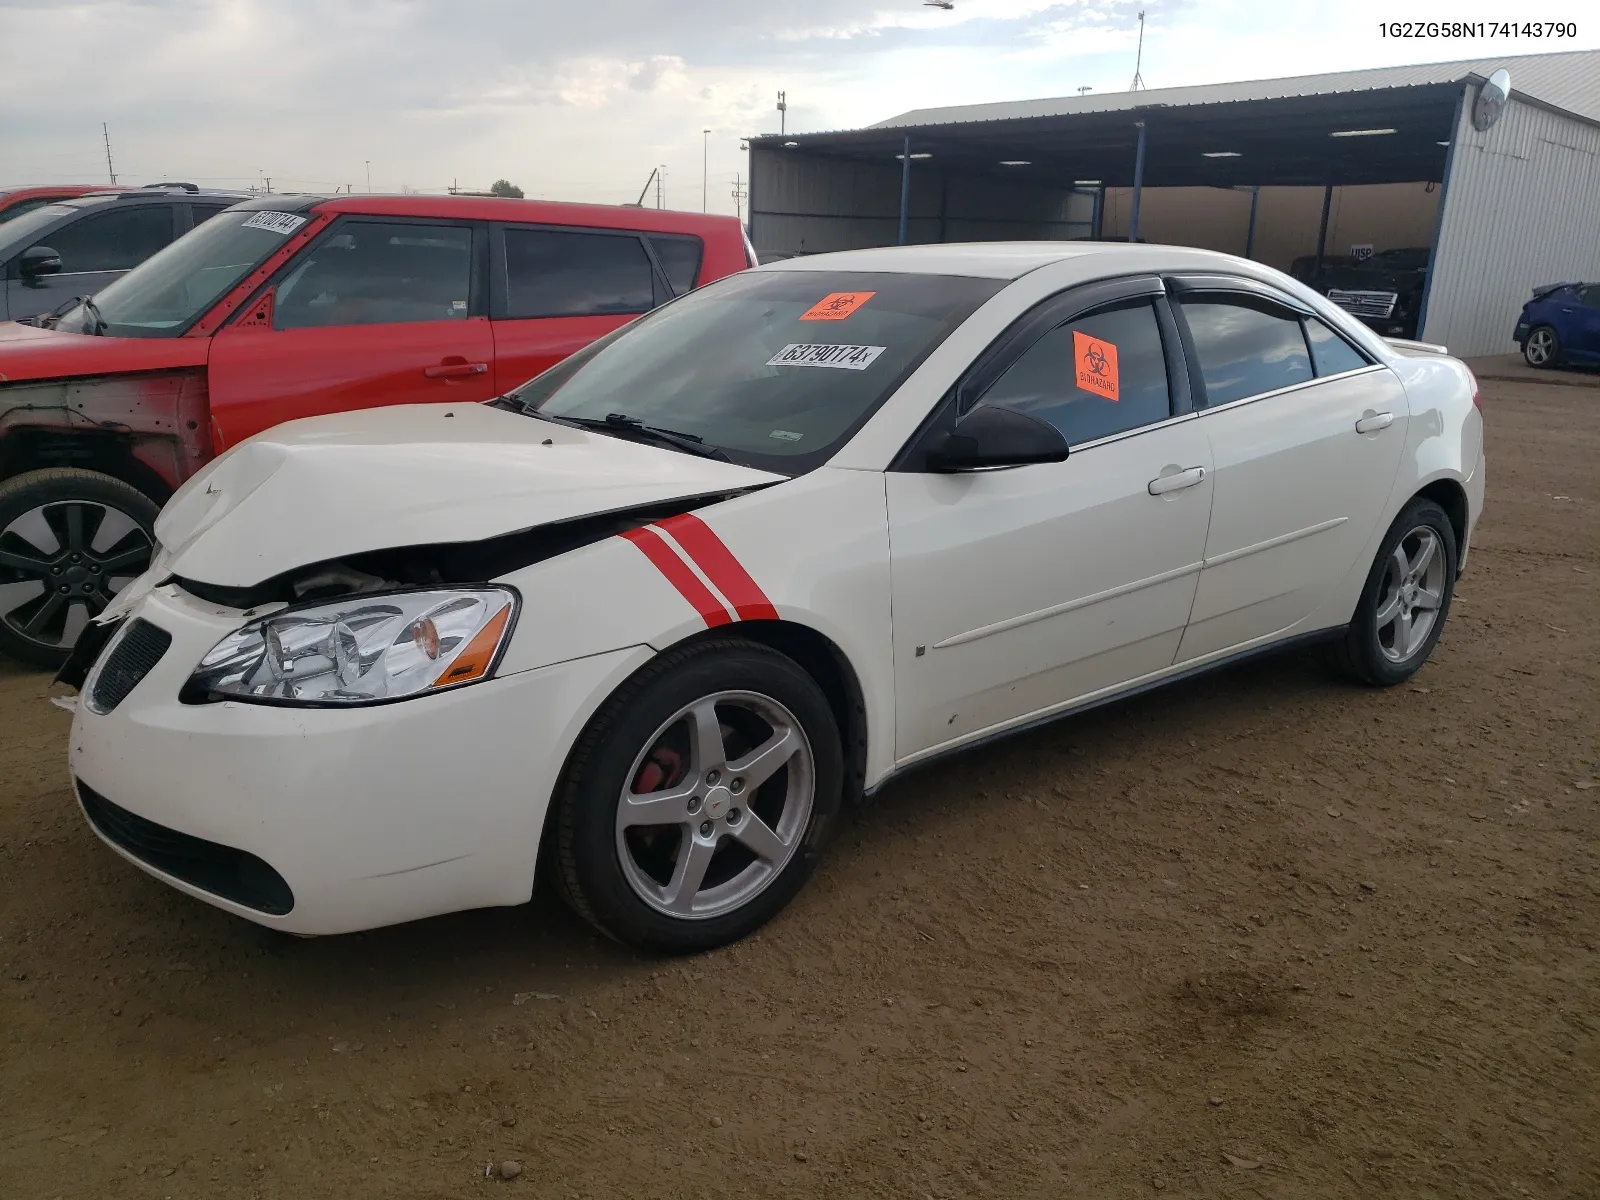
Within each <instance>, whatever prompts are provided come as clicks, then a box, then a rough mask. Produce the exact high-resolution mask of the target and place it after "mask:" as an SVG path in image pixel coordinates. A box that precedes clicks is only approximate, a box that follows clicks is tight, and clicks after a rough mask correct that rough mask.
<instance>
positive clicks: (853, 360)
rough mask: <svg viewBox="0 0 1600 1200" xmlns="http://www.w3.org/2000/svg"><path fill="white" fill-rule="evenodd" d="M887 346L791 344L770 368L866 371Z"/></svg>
mask: <svg viewBox="0 0 1600 1200" xmlns="http://www.w3.org/2000/svg"><path fill="white" fill-rule="evenodd" d="M886 349H887V347H886V346H826V345H822V344H820V343H817V342H790V343H789V344H788V345H787V346H785V347H784V348H783V349H782V350H779V351H778V352H777V353H776V354H774V355H773V356H772V357H771V358H769V359H767V366H769V367H836V368H838V369H839V370H841V371H865V370H866V369H867V368H868V367H870V366H871V365H872V364H873V362H874V361H875V360H876V359H877V357H878V355H880V354H882V353H883V352H884V350H886Z"/></svg>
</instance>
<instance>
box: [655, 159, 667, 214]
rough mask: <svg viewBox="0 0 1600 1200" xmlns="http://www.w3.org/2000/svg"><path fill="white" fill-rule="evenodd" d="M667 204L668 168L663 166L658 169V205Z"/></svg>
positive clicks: (663, 206)
mask: <svg viewBox="0 0 1600 1200" xmlns="http://www.w3.org/2000/svg"><path fill="white" fill-rule="evenodd" d="M666 206H667V168H666V167H665V166H661V167H659V168H657V170H656V207H657V208H658V209H659V208H665V207H666Z"/></svg>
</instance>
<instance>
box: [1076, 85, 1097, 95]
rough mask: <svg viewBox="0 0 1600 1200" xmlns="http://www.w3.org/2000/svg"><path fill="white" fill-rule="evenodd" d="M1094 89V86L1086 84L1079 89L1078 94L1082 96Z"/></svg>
mask: <svg viewBox="0 0 1600 1200" xmlns="http://www.w3.org/2000/svg"><path fill="white" fill-rule="evenodd" d="M1092 91H1094V88H1093V87H1091V86H1090V85H1088V84H1084V85H1083V86H1082V87H1081V88H1079V89H1078V95H1080V96H1083V95H1087V94H1088V93H1090V92H1092Z"/></svg>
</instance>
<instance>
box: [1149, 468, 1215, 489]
mask: <svg viewBox="0 0 1600 1200" xmlns="http://www.w3.org/2000/svg"><path fill="white" fill-rule="evenodd" d="M1205 477H1206V469H1205V468H1204V467H1189V468H1187V469H1185V470H1182V471H1175V472H1173V473H1172V474H1171V475H1157V476H1156V477H1155V478H1154V479H1152V480H1151V481H1150V494H1151V495H1152V496H1165V495H1166V494H1167V493H1168V492H1179V491H1182V490H1183V489H1184V488H1192V487H1193V486H1194V485H1195V484H1197V483H1199V482H1200V481H1201V480H1202V479H1204V478H1205Z"/></svg>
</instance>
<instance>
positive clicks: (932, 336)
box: [510, 271, 1005, 475]
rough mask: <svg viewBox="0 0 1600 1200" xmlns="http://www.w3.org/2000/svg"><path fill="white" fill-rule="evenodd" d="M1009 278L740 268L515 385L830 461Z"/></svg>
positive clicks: (578, 415)
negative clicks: (521, 383) (541, 373)
mask: <svg viewBox="0 0 1600 1200" xmlns="http://www.w3.org/2000/svg"><path fill="white" fill-rule="evenodd" d="M1004 282H1005V281H1003V280H996V279H970V278H965V277H959V276H951V275H902V274H888V273H870V274H869V273H865V272H859V271H852V272H843V271H773V272H759V271H757V272H747V273H744V274H739V275H733V276H730V277H728V278H727V279H724V280H721V281H720V282H718V283H714V284H711V285H709V286H707V287H704V288H701V289H700V290H699V291H695V292H691V293H689V294H688V295H687V296H684V297H683V298H682V299H680V300H676V301H674V302H673V303H671V304H669V305H666V306H665V307H663V308H660V309H657V310H656V311H655V312H654V313H651V314H650V315H648V316H646V317H641V318H640V319H639V320H638V321H636V322H634V323H633V324H631V325H628V326H625V327H624V328H623V329H621V330H619V331H617V332H616V333H615V334H612V335H611V336H609V337H606V338H604V339H602V340H601V341H599V342H597V343H595V344H594V345H592V346H590V347H589V348H588V349H587V350H583V351H579V353H577V354H576V355H574V356H573V357H571V358H569V359H567V360H566V361H565V362H563V363H560V364H559V365H557V366H555V367H552V368H551V369H550V370H548V371H546V372H545V373H544V374H543V375H540V376H539V377H537V378H536V379H533V380H531V381H530V382H528V383H526V384H524V385H523V386H522V387H521V388H519V389H517V390H516V391H515V392H513V393H511V397H510V398H511V399H512V400H515V401H520V402H521V404H522V406H523V407H524V408H525V409H526V410H528V411H530V412H537V413H538V414H539V415H541V416H546V417H550V418H553V419H557V420H582V421H600V422H604V421H605V419H606V418H607V417H608V416H610V415H611V414H613V413H615V414H620V415H622V416H626V417H630V418H633V419H635V420H636V421H638V422H641V423H642V424H644V425H648V426H654V427H656V428H658V429H665V430H670V431H671V432H673V433H679V434H686V435H689V436H690V437H693V438H697V439H700V440H701V441H703V442H705V443H706V445H708V446H712V447H716V448H717V449H720V450H722V451H724V452H726V453H727V455H728V457H730V458H731V459H733V460H734V461H735V462H740V463H743V464H745V465H746V466H753V467H759V468H762V469H764V470H770V471H777V472H781V473H783V474H787V475H798V474H800V473H802V472H804V471H809V470H812V469H813V468H815V467H818V466H820V465H821V464H822V463H824V462H826V461H827V459H828V458H829V457H831V456H832V455H833V454H834V452H836V451H837V450H838V448H839V447H840V446H842V445H843V444H844V442H845V441H846V439H848V438H849V437H850V436H851V435H852V434H853V433H854V432H855V431H856V430H857V429H859V428H860V427H861V425H862V424H863V423H864V422H865V421H866V419H867V418H868V417H870V416H871V415H872V414H873V412H875V411H876V410H877V408H878V406H879V405H880V404H882V403H883V402H884V400H886V399H887V398H888V397H889V395H890V394H891V393H892V392H893V391H894V389H895V388H896V387H898V386H899V385H900V383H901V381H902V380H904V379H905V378H906V376H908V375H909V374H910V373H911V372H912V371H913V370H915V369H916V367H917V366H918V365H919V364H920V363H921V362H922V360H923V359H924V358H926V357H927V356H928V354H929V353H931V352H932V350H933V349H934V348H935V347H936V346H938V345H939V343H940V342H942V341H944V339H945V338H946V337H948V336H949V335H950V333H951V331H953V330H954V329H955V328H956V326H958V325H959V324H961V322H962V321H964V320H965V319H966V318H967V317H968V316H969V315H971V313H972V312H973V311H974V310H975V309H976V308H977V307H978V306H979V305H980V304H982V303H983V302H984V301H985V300H987V299H988V298H989V297H990V296H992V295H994V294H995V293H996V292H998V291H999V290H1000V288H1001V287H1002V286H1003V285H1004Z"/></svg>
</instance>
